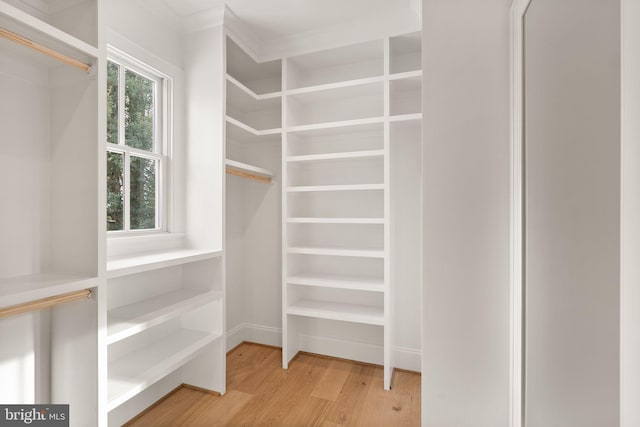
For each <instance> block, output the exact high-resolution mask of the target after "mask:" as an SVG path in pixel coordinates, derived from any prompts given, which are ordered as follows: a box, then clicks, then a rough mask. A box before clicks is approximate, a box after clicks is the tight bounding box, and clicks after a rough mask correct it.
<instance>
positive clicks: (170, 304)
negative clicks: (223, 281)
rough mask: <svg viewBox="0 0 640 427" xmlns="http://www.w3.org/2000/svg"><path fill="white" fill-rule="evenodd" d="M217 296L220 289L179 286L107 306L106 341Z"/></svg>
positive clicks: (114, 339)
mask: <svg viewBox="0 0 640 427" xmlns="http://www.w3.org/2000/svg"><path fill="white" fill-rule="evenodd" d="M221 299H222V293H221V292H215V291H204V292H203V291H195V290H191V289H180V290H178V291H173V292H168V293H166V294H162V295H159V296H157V297H154V298H150V299H147V300H143V301H139V302H136V303H133V304H128V305H125V306H123V307H118V308H116V309H113V310H110V311H109V312H108V313H107V325H108V326H107V344H113V343H114V342H117V341H120V340H122V339H125V338H127V337H130V336H132V335H134V334H137V333H139V332H142V331H144V330H145V329H148V328H151V327H152V326H155V325H159V324H160V323H162V322H164V321H166V320H168V319H171V318H173V317H176V316H179V315H180V314H182V313H185V312H187V311H189V310H191V309H194V308H196V307H200V306H202V305H204V304H207V303H209V302H211V301H215V300H221Z"/></svg>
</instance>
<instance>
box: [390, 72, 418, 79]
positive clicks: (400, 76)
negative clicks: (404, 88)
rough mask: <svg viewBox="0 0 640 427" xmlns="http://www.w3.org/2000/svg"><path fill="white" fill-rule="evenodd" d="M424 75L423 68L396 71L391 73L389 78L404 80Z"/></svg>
mask: <svg viewBox="0 0 640 427" xmlns="http://www.w3.org/2000/svg"><path fill="white" fill-rule="evenodd" d="M416 77H422V70H415V71H406V72H403V73H395V74H390V75H389V80H403V79H413V78H416Z"/></svg>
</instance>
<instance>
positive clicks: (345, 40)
mask: <svg viewBox="0 0 640 427" xmlns="http://www.w3.org/2000/svg"><path fill="white" fill-rule="evenodd" d="M421 29H422V23H421V20H419V19H418V16H417V13H416V11H415V10H414V9H413V8H410V7H406V8H402V9H398V10H395V11H392V12H379V13H375V14H371V15H367V16H364V17H362V18H359V19H356V20H352V21H349V22H343V23H340V24H336V25H330V26H327V27H323V28H320V29H316V30H312V31H307V32H302V33H297V34H293V35H291V36H287V37H283V38H278V39H273V40H267V41H265V42H264V43H263V44H262V49H261V58H260V59H261V60H263V61H269V60H273V59H278V58H283V57H289V56H295V55H300V54H304V53H308V52H313V51H318V50H323V49H331V48H334V47H339V46H345V45H348V44H353V43H359V42H364V41H368V40H372V39H376V38H382V37H385V36H393V35H398V34H406V33H411V32H414V31H420V30H421Z"/></svg>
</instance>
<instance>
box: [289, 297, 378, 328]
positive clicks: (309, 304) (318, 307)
mask: <svg viewBox="0 0 640 427" xmlns="http://www.w3.org/2000/svg"><path fill="white" fill-rule="evenodd" d="M287 314H292V315H296V316H305V317H315V318H318V319H330V320H341V321H345V322H354V323H365V324H368V325H384V310H383V308H382V307H372V306H367V305H358V304H344V303H337V302H332V301H316V300H307V299H303V300H299V301H296V302H295V303H294V304H292V305H290V306H289V307H287Z"/></svg>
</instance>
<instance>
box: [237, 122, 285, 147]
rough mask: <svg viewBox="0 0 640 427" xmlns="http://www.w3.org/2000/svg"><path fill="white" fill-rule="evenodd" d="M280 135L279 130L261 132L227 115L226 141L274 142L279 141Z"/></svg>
mask: <svg viewBox="0 0 640 427" xmlns="http://www.w3.org/2000/svg"><path fill="white" fill-rule="evenodd" d="M229 119H230V120H229ZM247 128H248V129H247ZM281 135H282V132H280V131H278V132H276V133H272V134H266V135H265V134H262V133H260V132H258V131H257V130H255V129H253V128H252V127H251V126H247V125H245V124H244V123H242V122H239V121H238V120H236V119H234V118H233V117H229V116H227V128H226V138H227V141H235V142H240V143H256V142H257V143H263V142H275V141H280V139H281Z"/></svg>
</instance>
